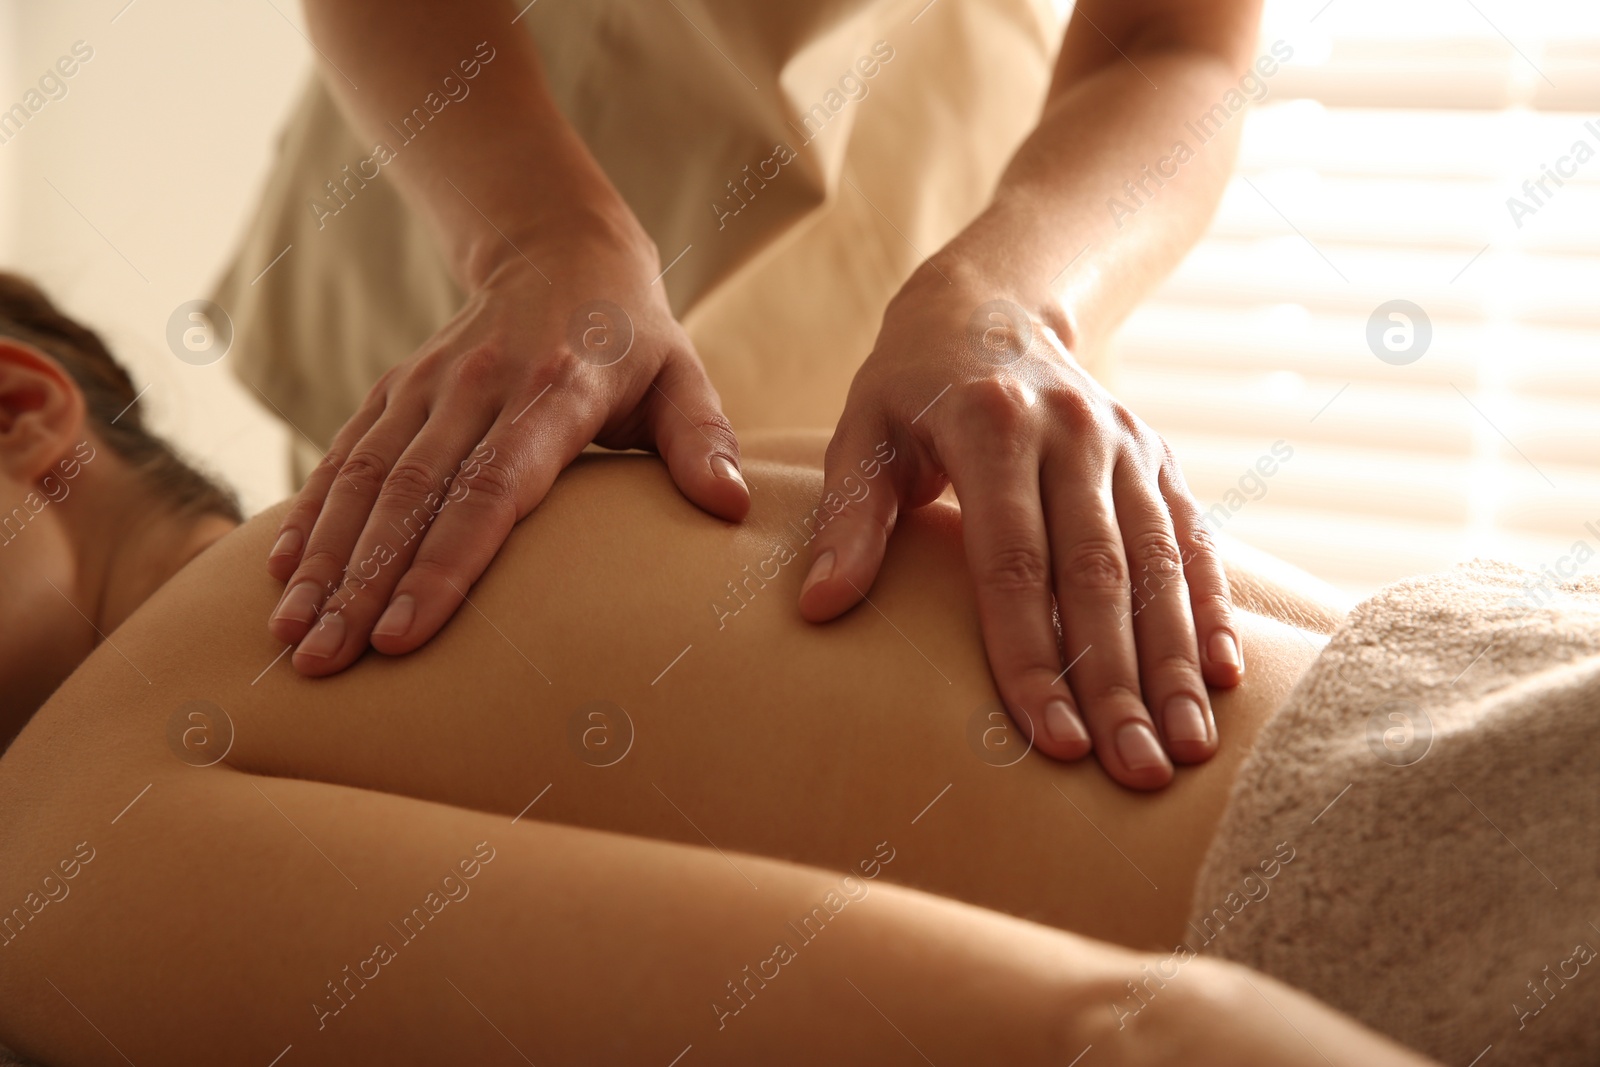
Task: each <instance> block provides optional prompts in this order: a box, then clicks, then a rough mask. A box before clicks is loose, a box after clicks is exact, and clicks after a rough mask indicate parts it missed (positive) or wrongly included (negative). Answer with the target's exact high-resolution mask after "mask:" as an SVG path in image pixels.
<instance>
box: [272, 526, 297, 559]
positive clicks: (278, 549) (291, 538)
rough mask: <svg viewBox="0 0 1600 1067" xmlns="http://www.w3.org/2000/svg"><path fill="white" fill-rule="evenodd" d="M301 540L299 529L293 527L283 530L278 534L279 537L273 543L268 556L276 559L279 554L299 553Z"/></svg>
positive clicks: (291, 554) (290, 554)
mask: <svg viewBox="0 0 1600 1067" xmlns="http://www.w3.org/2000/svg"><path fill="white" fill-rule="evenodd" d="M300 540H301V538H300V531H299V530H296V529H294V528H292V527H291V528H290V529H287V530H285V531H283V533H281V534H279V535H278V539H277V540H276V541H274V542H273V543H272V551H271V552H268V553H267V558H268V559H276V558H277V557H279V556H293V555H295V554H297V553H298V552H299V551H300Z"/></svg>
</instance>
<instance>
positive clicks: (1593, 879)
mask: <svg viewBox="0 0 1600 1067" xmlns="http://www.w3.org/2000/svg"><path fill="white" fill-rule="evenodd" d="M1280 849H1281V851H1280ZM1285 855H1292V859H1290V860H1289V862H1287V863H1283V862H1281V861H1282V859H1283V857H1284V856H1285ZM1267 872H1270V874H1269V873H1267ZM1189 936H1190V938H1191V941H1190V946H1191V947H1192V948H1194V949H1196V950H1198V951H1203V952H1206V953H1209V954H1212V955H1215V956H1221V957H1225V958H1228V959H1231V960H1236V961H1238V962H1240V963H1244V964H1246V965H1249V966H1251V967H1255V968H1258V969H1260V970H1262V971H1265V972H1266V973H1268V974H1271V975H1274V976H1275V977H1277V978H1279V979H1281V980H1283V981H1286V982H1288V983H1290V984H1292V985H1294V986H1297V987H1299V988H1300V989H1302V990H1305V991H1306V992H1308V993H1310V994H1312V995H1313V996H1315V997H1317V998H1319V999H1320V1000H1323V1001H1325V1002H1326V1003H1328V1004H1331V1005H1333V1006H1334V1007H1336V1008H1338V1009H1340V1010H1342V1011H1344V1012H1347V1013H1349V1014H1350V1015H1352V1016H1354V1017H1355V1018H1357V1019H1359V1020H1361V1021H1362V1022H1364V1023H1366V1024H1367V1025H1368V1026H1371V1027H1373V1028H1374V1029H1376V1030H1379V1031H1381V1032H1383V1033H1385V1034H1388V1035H1390V1036H1391V1037H1393V1038H1394V1039H1396V1040H1398V1041H1401V1042H1403V1043H1405V1044H1407V1045H1410V1046H1412V1047H1413V1048H1416V1049H1418V1050H1419V1051H1422V1052H1424V1053H1427V1054H1428V1055H1431V1056H1434V1057H1436V1058H1438V1059H1440V1060H1442V1061H1444V1062H1445V1063H1457V1064H1467V1063H1471V1062H1474V1058H1475V1057H1477V1056H1478V1055H1479V1054H1481V1053H1483V1052H1484V1050H1485V1049H1487V1048H1488V1047H1489V1046H1491V1045H1492V1046H1493V1051H1492V1052H1491V1053H1490V1054H1489V1055H1490V1057H1492V1059H1491V1058H1485V1060H1484V1061H1483V1062H1484V1064H1486V1065H1487V1064H1493V1063H1538V1064H1578V1063H1583V1064H1594V1063H1596V1062H1600V954H1597V949H1600V580H1596V579H1593V578H1589V579H1585V580H1583V581H1576V582H1570V583H1564V584H1563V583H1558V582H1557V581H1554V580H1547V578H1542V577H1540V576H1538V575H1530V573H1529V572H1526V571H1520V570H1518V569H1516V568H1513V567H1509V566H1505V565H1501V564H1490V563H1482V562H1477V563H1472V564H1466V565H1463V566H1462V567H1460V568H1458V569H1456V570H1454V571H1452V572H1449V573H1446V574H1440V575H1433V576H1428V577H1423V578H1417V579H1411V580H1408V581H1404V582H1401V583H1399V584H1396V585H1393V586H1390V587H1388V588H1387V589H1385V590H1383V591H1382V592H1380V593H1379V594H1378V595H1376V596H1374V597H1373V598H1372V599H1370V600H1367V601H1365V602H1364V603H1362V604H1360V605H1359V606H1357V607H1356V609H1355V610H1354V611H1352V612H1351V614H1350V615H1349V617H1348V618H1347V619H1346V620H1345V622H1344V624H1343V625H1342V626H1341V627H1340V628H1339V629H1338V630H1337V631H1335V633H1334V634H1333V636H1332V638H1331V639H1330V641H1329V644H1328V646H1327V649H1326V650H1325V651H1324V652H1323V653H1322V655H1321V656H1320V657H1319V658H1318V659H1317V660H1316V662H1315V663H1313V664H1312V666H1311V668H1310V670H1308V671H1307V673H1306V675H1305V677H1304V678H1302V679H1301V681H1300V683H1299V684H1298V685H1297V686H1296V687H1295V689H1294V691H1293V692H1292V693H1291V694H1290V695H1289V697H1288V699H1287V701H1286V702H1285V704H1284V706H1283V708H1282V709H1281V710H1280V711H1279V713H1278V714H1277V715H1276V716H1275V717H1274V718H1273V720H1272V721H1271V722H1270V723H1268V725H1267V726H1266V727H1265V729H1264V730H1263V731H1262V734H1261V737H1260V740H1259V742H1258V743H1257V746H1256V748H1255V750H1254V751H1253V752H1252V753H1251V755H1250V756H1249V758H1248V759H1247V760H1246V761H1245V764H1244V766H1243V767H1242V768H1241V771H1240V777H1239V780H1238V782H1237V783H1236V784H1235V787H1234V791H1233V796H1232V799H1231V801H1230V803H1229V807H1228V810H1227V812H1226V814H1225V815H1224V817H1223V821H1222V825H1221V828H1220V829H1219V831H1218V835H1217V838H1216V839H1215V841H1214V842H1213V843H1212V846H1211V849H1210V851H1209V853H1208V854H1207V858H1206V861H1205V864H1204V867H1203V869H1202V871H1201V875H1200V879H1199V881H1198V883H1197V888H1196V892H1195V898H1194V901H1193V907H1192V909H1191V926H1190V932H1189Z"/></svg>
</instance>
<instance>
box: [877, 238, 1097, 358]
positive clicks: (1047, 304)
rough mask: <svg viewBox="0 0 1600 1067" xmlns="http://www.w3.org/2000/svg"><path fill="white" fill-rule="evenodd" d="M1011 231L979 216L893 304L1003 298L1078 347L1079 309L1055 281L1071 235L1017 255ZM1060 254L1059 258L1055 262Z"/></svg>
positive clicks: (968, 304) (975, 303)
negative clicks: (1061, 249)
mask: <svg viewBox="0 0 1600 1067" xmlns="http://www.w3.org/2000/svg"><path fill="white" fill-rule="evenodd" d="M1009 232H1014V231H1010V230H1008V229H1007V228H1005V227H1003V226H1002V225H1001V224H999V223H998V222H996V221H994V220H991V219H989V218H988V217H987V213H986V215H985V216H984V217H980V218H979V219H978V220H975V221H974V223H973V224H972V225H971V226H969V227H968V228H967V229H966V230H964V231H963V232H962V233H960V234H958V235H957V236H956V237H955V238H954V239H953V240H951V242H950V243H949V244H947V245H945V247H944V248H943V249H941V250H940V251H939V252H938V254H936V255H935V256H933V257H932V258H931V259H929V260H927V261H925V262H924V263H922V265H921V266H919V267H918V268H917V269H916V270H915V271H914V272H913V273H912V275H911V277H910V278H908V279H907V280H906V282H905V284H904V285H903V286H902V287H901V289H900V291H899V292H898V293H897V294H896V295H895V297H894V300H893V301H891V308H893V307H895V306H896V305H902V306H903V305H915V304H926V303H928V302H934V303H938V304H945V305H946V306H949V305H952V304H953V305H956V306H960V307H965V308H977V307H979V306H980V305H983V304H986V303H988V302H990V301H994V300H1004V301H1008V302H1010V303H1013V304H1016V305H1017V306H1019V307H1021V308H1022V309H1023V311H1025V312H1026V313H1027V314H1028V316H1029V317H1030V318H1031V319H1033V320H1034V321H1035V322H1037V323H1039V324H1041V325H1043V326H1044V327H1046V328H1048V329H1049V330H1051V331H1052V332H1053V333H1055V335H1056V336H1057V337H1058V338H1059V340H1060V342H1061V344H1062V346H1063V347H1065V348H1066V349H1067V350H1068V351H1069V352H1076V351H1078V349H1079V346H1080V344H1081V343H1082V341H1083V338H1082V336H1081V333H1080V330H1079V326H1078V319H1077V315H1076V313H1075V311H1074V309H1073V308H1072V306H1071V304H1070V303H1069V302H1068V301H1066V300H1064V299H1063V296H1062V293H1061V289H1060V287H1058V286H1057V285H1055V284H1053V283H1054V282H1055V281H1056V280H1057V279H1058V278H1059V277H1060V276H1061V274H1062V267H1064V266H1065V265H1066V263H1067V262H1068V261H1070V260H1071V258H1072V253H1066V254H1064V255H1063V254H1062V253H1060V252H1059V251H1057V249H1060V248H1064V247H1065V246H1066V245H1067V244H1069V243H1070V239H1069V240H1068V241H1061V242H1055V243H1054V244H1053V245H1052V246H1048V247H1047V246H1044V245H1040V246H1039V250H1038V251H1037V252H1033V253H1029V254H1021V255H1019V254H1018V252H1017V248H1018V244H1019V242H1018V241H1015V240H1011V239H1009V238H1008V237H1007V234H1008V233H1009ZM1080 247H1081V246H1080ZM1075 251H1076V250H1074V252H1075ZM1057 258H1059V259H1061V263H1059V264H1057V263H1055V262H1054V261H1055V259H1057ZM1080 262H1081V261H1080Z"/></svg>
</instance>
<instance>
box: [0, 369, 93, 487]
mask: <svg viewBox="0 0 1600 1067" xmlns="http://www.w3.org/2000/svg"><path fill="white" fill-rule="evenodd" d="M84 417H85V415H84V404H83V393H82V391H81V390H79V388H78V385H77V383H76V382H74V381H73V380H72V377H71V376H70V375H69V374H67V372H66V371H64V370H63V369H62V368H61V364H59V363H57V362H56V361H55V360H53V359H51V358H50V357H49V356H47V355H45V354H44V353H43V352H40V351H39V350H38V349H36V348H33V347H31V346H29V345H25V344H21V343H19V342H17V341H13V340H11V339H9V338H4V337H0V471H4V472H5V474H6V475H7V476H8V477H10V478H11V479H12V480H13V481H17V482H23V483H29V482H34V481H37V480H38V479H40V478H42V477H44V475H45V474H46V473H47V472H48V471H49V470H50V468H51V467H53V466H54V465H55V464H56V461H57V460H59V459H61V458H62V457H63V456H65V455H67V454H68V453H69V452H71V451H72V448H73V446H74V445H75V444H77V443H78V442H79V441H80V440H82V439H83V438H84V437H85V436H86V435H85V433H84Z"/></svg>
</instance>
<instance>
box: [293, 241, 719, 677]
mask: <svg viewBox="0 0 1600 1067" xmlns="http://www.w3.org/2000/svg"><path fill="white" fill-rule="evenodd" d="M535 264H537V266H535ZM660 270H661V266H660V263H659V257H658V255H657V253H656V250H655V246H654V245H653V244H652V243H651V242H650V241H649V239H648V238H647V237H646V236H645V234H644V233H643V231H642V230H640V229H637V228H636V224H635V226H634V227H629V226H623V227H616V226H606V227H594V226H590V227H589V228H588V230H587V232H585V233H583V234H581V235H574V234H567V235H561V236H556V237H550V236H546V237H544V238H541V239H540V240H537V241H526V240H525V241H522V242H519V243H518V244H517V245H512V244H511V242H510V241H509V240H508V241H507V242H506V247H505V249H504V250H503V254H501V253H500V252H499V251H497V252H496V259H495V265H494V266H493V268H492V269H489V270H485V271H483V272H482V275H481V276H482V278H483V281H482V282H481V283H480V284H478V285H477V286H475V287H474V289H473V291H472V292H471V293H470V295H469V296H468V298H467V300H466V304H465V306H464V307H463V308H462V309H461V311H460V312H459V313H458V314H457V315H456V316H455V317H454V318H453V319H451V320H450V322H449V323H447V324H446V325H445V326H444V328H443V329H441V330H440V331H439V332H438V333H437V334H435V335H434V336H433V337H432V338H430V339H429V340H428V342H427V343H426V344H424V345H423V346H422V347H421V349H419V350H418V351H417V352H416V353H415V354H414V355H412V356H411V357H410V358H408V359H407V360H406V361H405V362H404V363H401V364H400V365H399V366H397V367H395V368H394V369H393V370H391V371H390V372H389V373H387V374H385V375H384V376H383V377H382V378H381V379H380V380H379V381H378V383H377V385H375V386H373V388H372V391H371V393H370V394H369V395H368V396H367V399H366V401H365V403H363V404H362V406H361V408H360V410H359V411H357V412H356V414H355V415H354V417H352V418H351V420H350V421H349V422H348V423H347V424H346V425H345V427H344V428H343V429H342V430H340V432H339V434H338V435H337V437H335V439H334V442H333V447H332V448H330V449H329V451H328V454H327V456H326V457H325V459H324V461H323V462H322V463H321V464H320V465H319V466H318V467H317V469H316V470H315V471H314V472H313V473H312V475H311V476H310V478H309V479H308V480H307V481H306V484H305V487H304V488H303V489H301V491H300V492H299V494H298V495H297V496H296V497H295V499H294V503H293V505H292V506H291V507H290V509H289V511H288V512H287V514H286V516H285V518H284V520H283V524H282V526H281V528H280V530H279V535H278V537H277V540H276V543H275V544H274V546H273V548H272V550H271V554H270V558H269V560H268V570H269V571H270V572H271V573H272V574H273V576H274V577H276V578H278V579H280V580H282V581H284V582H285V583H286V585H285V592H284V594H283V597H282V599H281V600H280V601H279V603H278V604H277V606H276V607H275V608H274V609H273V613H272V616H271V619H270V622H269V629H270V630H271V632H272V633H273V635H274V636H276V637H277V638H278V639H279V640H281V641H285V642H288V643H292V644H296V645H298V647H297V648H296V649H295V652H294V656H293V663H294V666H295V668H296V669H297V670H299V671H300V672H301V673H302V674H307V675H325V674H332V673H334V672H337V671H340V670H343V669H344V668H345V667H347V666H348V665H349V664H351V663H352V662H354V661H355V660H356V658H357V657H358V656H360V655H361V653H362V652H363V651H364V650H365V649H366V648H367V646H368V644H369V642H370V644H371V645H372V646H373V647H375V648H377V649H378V650H379V651H381V652H385V653H389V654H401V653H406V652H410V651H412V650H413V649H416V648H417V647H419V646H421V645H422V644H424V643H425V642H427V641H428V640H429V639H430V638H431V637H432V636H433V635H434V634H435V633H437V632H438V631H439V629H440V628H441V627H442V626H443V625H444V624H445V622H446V621H447V620H449V618H450V617H451V615H453V614H454V613H455V611H456V610H457V608H459V607H460V606H461V602H462V600H463V599H464V598H465V597H466V595H467V592H468V590H469V589H470V588H471V586H472V584H473V583H474V582H475V581H476V580H477V579H478V577H479V576H480V575H481V574H482V573H483V571H484V569H485V568H486V567H487V566H488V565H489V561H490V560H491V559H493V558H494V555H495V553H496V552H497V551H498V550H499V548H500V546H501V544H502V543H503V542H504V541H505V539H506V536H507V535H508V534H509V533H510V531H511V528H512V526H513V525H514V524H515V523H516V522H517V520H519V519H521V518H522V517H523V516H525V515H527V514H528V513H529V512H530V511H532V510H533V508H534V507H536V506H537V505H538V504H539V502H540V501H541V500H542V499H544V496H545V493H546V492H547V491H548V490H549V488H550V486H551V484H552V483H553V482H554V481H555V478H556V476H557V475H558V474H559V473H560V472H561V470H562V468H564V467H565V466H566V465H567V464H568V463H570V462H571V461H572V460H573V458H574V457H576V456H577V455H578V454H579V453H580V452H581V451H583V449H584V447H585V446H586V445H588V444H589V443H590V442H591V441H594V442H598V443H599V444H601V445H603V446H605V447H607V448H618V449H623V448H640V449H646V450H651V451H656V452H659V453H660V454H661V456H662V458H663V459H664V460H665V461H666V464H667V468H668V469H669V471H670V472H671V475H672V478H673V480H674V481H675V482H676V483H677V485H678V488H679V489H680V490H681V491H682V492H683V495H684V496H685V497H687V498H688V499H689V500H690V501H692V502H693V503H695V504H697V505H698V506H700V507H701V508H703V509H705V510H706V511H708V512H710V513H711V514H713V515H717V516H720V517H721V518H724V519H729V520H733V521H738V520H740V519H742V518H743V517H744V515H745V513H746V512H747V511H748V510H749V507H750V494H749V490H748V488H747V487H746V485H745V483H744V480H743V478H742V477H741V475H740V473H739V444H738V441H737V439H736V438H735V436H734V433H733V429H732V427H731V426H730V425H729V423H728V420H727V419H726V418H725V417H724V415H723V413H722V405H721V401H720V400H719V399H718V397H717V392H716V390H715V389H714V388H713V387H712V385H711V382H710V380H709V378H707V376H706V372H705V368H704V367H703V366H702V365H701V363H700V359H699V356H698V355H697V354H696V353H695V350H694V346H693V345H692V344H691V343H690V341H689V337H688V335H687V334H686V333H685V332H684V330H683V327H682V326H680V325H679V324H678V322H677V321H676V319H674V317H673V315H672V312H671V310H670V309H669V308H668V305H667V300H666V296H665V292H664V290H663V288H662V285H661V282H660V278H659V272H660Z"/></svg>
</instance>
